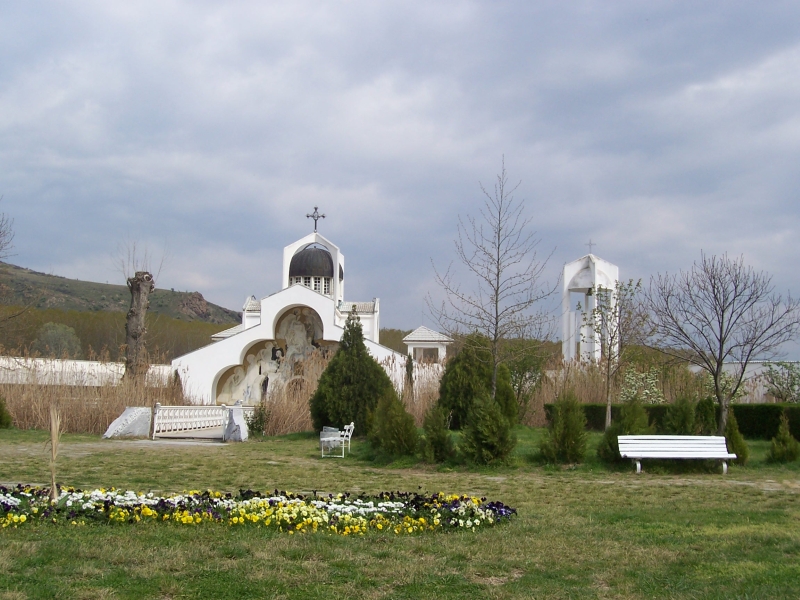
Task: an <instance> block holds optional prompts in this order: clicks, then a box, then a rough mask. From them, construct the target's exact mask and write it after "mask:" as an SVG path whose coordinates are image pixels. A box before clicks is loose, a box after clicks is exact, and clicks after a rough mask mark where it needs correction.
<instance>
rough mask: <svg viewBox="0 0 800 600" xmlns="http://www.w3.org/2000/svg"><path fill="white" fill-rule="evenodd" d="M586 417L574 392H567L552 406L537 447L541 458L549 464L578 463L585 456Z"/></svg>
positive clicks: (586, 437) (586, 438)
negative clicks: (551, 416)
mask: <svg viewBox="0 0 800 600" xmlns="http://www.w3.org/2000/svg"><path fill="white" fill-rule="evenodd" d="M587 441H588V434H587V433H586V415H585V414H584V412H583V409H582V407H581V405H580V403H579V402H578V397H577V396H576V395H575V392H573V391H572V390H568V391H566V392H563V393H562V394H561V396H559V398H558V400H556V402H555V404H554V405H553V418H552V420H551V422H550V426H549V427H548V429H547V432H546V433H545V435H544V437H543V438H542V440H541V442H540V444H539V451H540V452H541V454H542V457H543V458H544V459H545V460H546V461H548V462H553V463H579V462H581V461H582V460H583V458H584V456H585V455H586V444H587Z"/></svg>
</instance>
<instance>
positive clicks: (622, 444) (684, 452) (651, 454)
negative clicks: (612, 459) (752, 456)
mask: <svg viewBox="0 0 800 600" xmlns="http://www.w3.org/2000/svg"><path fill="white" fill-rule="evenodd" d="M617 442H618V444H619V454H620V456H621V457H623V458H630V459H633V460H634V461H636V472H637V473H639V472H641V469H642V466H641V459H643V458H656V459H658V458H669V459H713V460H721V461H722V471H723V473H727V471H728V465H727V462H725V461H727V460H732V459H734V458H736V455H735V454H731V453H730V452H728V447H727V444H726V443H725V438H724V437H722V436H713V435H709V436H697V435H620V436H618V438H617Z"/></svg>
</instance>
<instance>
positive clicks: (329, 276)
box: [172, 208, 405, 406]
mask: <svg viewBox="0 0 800 600" xmlns="http://www.w3.org/2000/svg"><path fill="white" fill-rule="evenodd" d="M315 214H316V208H315ZM309 216H311V215H309ZM314 229H315V231H314V233H312V234H309V235H307V236H306V237H304V238H302V239H300V240H297V241H296V242H294V243H292V244H289V245H288V246H286V247H285V248H284V249H283V275H282V279H281V289H280V291H278V292H275V293H274V294H271V295H269V296H265V297H263V298H261V299H260V300H258V299H257V298H256V297H255V296H251V297H249V298H248V299H247V300H245V303H244V306H243V307H242V322H241V324H240V325H236V326H235V327H232V328H231V329H227V330H225V331H221V332H219V333H217V334H216V335H214V336H212V340H213V342H212V343H211V344H210V345H208V346H205V347H203V348H200V349H198V350H195V351H194V352H190V353H189V354H185V355H183V356H180V357H178V358H176V359H175V360H174V361H172V369H173V371H174V372H176V373H177V374H178V375H179V377H180V379H181V383H182V385H183V389H184V392H185V393H186V394H187V395H188V396H189V397H191V398H193V399H194V400H195V402H197V403H201V404H211V405H213V404H225V405H228V406H230V405H232V404H234V403H235V402H237V401H240V400H241V401H242V403H243V404H244V405H254V404H258V403H259V402H260V401H261V398H263V397H267V396H268V395H269V394H270V393H271V392H273V391H275V390H276V389H280V388H282V387H283V386H286V385H287V384H289V383H290V382H291V381H292V380H297V379H302V378H303V367H302V364H303V361H304V360H305V359H306V358H308V357H309V356H310V355H311V354H312V353H314V352H322V353H325V352H333V351H335V349H336V348H337V347H338V343H339V341H340V340H341V337H342V333H343V332H344V324H345V321H346V320H347V316H348V314H349V313H350V311H351V310H352V309H353V307H355V311H356V313H357V314H358V316H359V318H360V320H361V326H362V328H363V331H364V342H365V344H366V346H367V349H368V350H369V352H370V354H371V355H372V356H373V358H375V359H376V360H377V361H378V362H384V361H385V362H386V363H387V364H388V363H393V364H396V367H395V368H396V369H398V372H399V373H402V367H403V364H404V361H405V357H404V356H403V355H402V354H400V353H397V352H395V351H393V350H391V349H389V348H386V347H385V346H381V345H380V344H379V343H378V335H379V333H380V301H379V300H378V299H377V298H373V299H372V300H371V301H368V302H354V301H347V300H345V295H344V282H345V262H344V255H343V254H342V252H341V250H340V249H339V247H338V246H336V245H335V244H334V243H332V242H331V241H330V240H328V239H326V238H324V237H323V236H322V235H320V234H319V233H317V232H316V219H315V228H314ZM392 358H394V361H392V360H391V359H392ZM387 359H388V360H387ZM400 376H401V377H402V375H400ZM393 379H394V377H393Z"/></svg>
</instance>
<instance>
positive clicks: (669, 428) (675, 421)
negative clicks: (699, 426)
mask: <svg viewBox="0 0 800 600" xmlns="http://www.w3.org/2000/svg"><path fill="white" fill-rule="evenodd" d="M694 420H695V403H694V402H692V399H691V398H689V397H688V396H678V398H677V399H676V400H675V402H674V403H672V404H670V405H669V406H668V407H667V414H666V415H664V431H665V432H666V433H672V434H675V435H694V432H695V421H694Z"/></svg>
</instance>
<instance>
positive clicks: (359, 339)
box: [310, 310, 394, 434]
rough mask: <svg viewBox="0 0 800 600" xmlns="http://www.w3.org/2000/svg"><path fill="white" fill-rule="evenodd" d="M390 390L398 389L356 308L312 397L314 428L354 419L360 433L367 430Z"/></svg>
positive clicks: (336, 424)
mask: <svg viewBox="0 0 800 600" xmlns="http://www.w3.org/2000/svg"><path fill="white" fill-rule="evenodd" d="M390 391H391V392H394V387H393V386H392V381H391V379H389V376H388V375H387V374H386V371H384V370H383V367H381V366H380V365H379V364H378V363H377V362H376V361H375V359H374V358H372V356H370V354H369V352H368V351H367V347H366V345H365V344H364V333H363V330H362V328H361V320H360V319H359V318H358V315H357V314H356V313H355V310H353V311H351V312H350V314H349V315H348V316H347V321H346V322H345V326H344V333H343V334H342V339H341V341H340V342H339V349H338V350H337V351H336V354H334V356H333V358H332V359H331V361H330V362H329V363H328V366H327V368H326V369H325V371H323V373H322V375H321V376H320V378H319V384H318V385H317V391H316V392H314V395H313V396H312V397H311V400H310V409H311V419H312V421H313V422H314V428H315V429H316V430H317V431H320V430H321V429H322V428H323V427H324V426H326V425H329V426H334V427H339V428H342V427H344V426H345V425H349V424H350V423H351V422H354V423H355V431H356V432H357V433H358V432H362V434H364V433H367V432H369V429H370V427H369V426H370V424H371V420H372V415H373V413H374V411H375V407H376V405H377V403H378V399H379V398H382V397H383V396H384V395H385V394H387V393H388V392H390Z"/></svg>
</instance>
